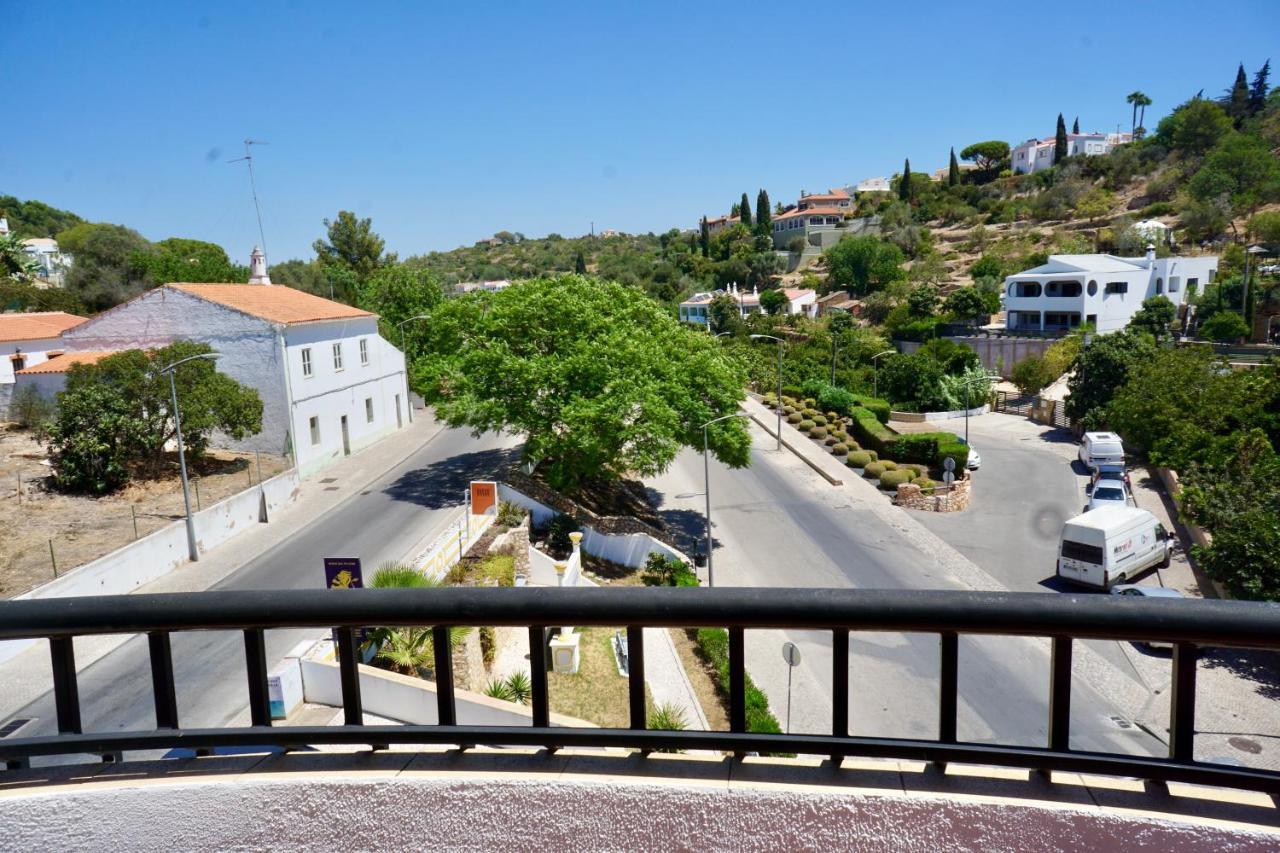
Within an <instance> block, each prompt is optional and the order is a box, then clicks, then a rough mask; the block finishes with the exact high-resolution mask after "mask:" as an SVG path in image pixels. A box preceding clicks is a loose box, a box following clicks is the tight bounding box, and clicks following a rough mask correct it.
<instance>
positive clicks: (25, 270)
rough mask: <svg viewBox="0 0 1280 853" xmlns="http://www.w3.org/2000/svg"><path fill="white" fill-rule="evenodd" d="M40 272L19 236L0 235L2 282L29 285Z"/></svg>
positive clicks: (0, 272)
mask: <svg viewBox="0 0 1280 853" xmlns="http://www.w3.org/2000/svg"><path fill="white" fill-rule="evenodd" d="M39 271H40V265H39V264H38V263H36V260H35V258H33V257H31V256H30V255H28V254H27V252H26V247H25V246H24V245H23V243H22V239H21V238H20V237H18V235H17V234H0V280H5V279H7V280H10V281H14V282H18V283H28V284H29V283H30V282H32V281H34V280H35V277H36V274H37V273H39ZM0 308H3V306H0Z"/></svg>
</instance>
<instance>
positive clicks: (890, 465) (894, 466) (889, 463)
mask: <svg viewBox="0 0 1280 853" xmlns="http://www.w3.org/2000/svg"><path fill="white" fill-rule="evenodd" d="M880 464H881V465H883V466H884V470H886V471H897V470H898V463H897V462H894V461H893V460H891V459H883V460H881V461H880Z"/></svg>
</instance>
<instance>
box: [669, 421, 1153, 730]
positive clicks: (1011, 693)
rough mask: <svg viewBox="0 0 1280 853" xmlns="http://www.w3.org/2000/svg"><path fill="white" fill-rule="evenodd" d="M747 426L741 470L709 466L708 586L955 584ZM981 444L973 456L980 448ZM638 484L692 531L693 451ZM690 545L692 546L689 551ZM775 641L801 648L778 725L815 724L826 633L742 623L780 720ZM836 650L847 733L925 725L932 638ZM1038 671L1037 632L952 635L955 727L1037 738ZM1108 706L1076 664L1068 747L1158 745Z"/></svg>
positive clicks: (1042, 676) (827, 717)
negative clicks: (847, 670)
mask: <svg viewBox="0 0 1280 853" xmlns="http://www.w3.org/2000/svg"><path fill="white" fill-rule="evenodd" d="M752 431H753V434H754V436H755V446H754V448H753V452H752V465H751V467H750V468H748V469H744V470H737V471H732V470H729V469H727V468H725V467H724V466H722V465H719V464H717V463H715V462H714V461H713V463H712V470H711V494H712V517H713V522H714V534H715V542H716V551H715V572H716V578H715V582H716V584H717V585H720V586H764V587H768V586H800V587H854V588H875V589H895V588H897V589H939V588H956V586H957V584H956V582H955V581H954V580H951V579H949V578H947V577H945V576H944V575H943V573H940V572H936V571H934V570H933V569H931V568H930V565H931V564H932V562H933V561H931V560H930V559H929V555H928V554H927V553H924V552H923V551H922V550H921V546H919V545H917V544H915V543H914V542H912V541H911V540H910V539H909V538H907V537H904V536H903V535H902V534H901V533H900V532H899V531H898V530H895V529H894V528H893V527H891V526H890V525H889V524H887V523H886V522H885V521H884V520H883V519H882V518H880V517H879V516H878V515H877V514H876V513H873V512H871V511H870V510H869V509H867V508H866V505H865V504H862V505H860V498H859V497H858V496H856V495H853V494H851V492H850V491H849V490H847V489H844V488H833V487H831V486H829V485H827V484H826V483H825V482H824V481H822V480H820V479H819V478H818V477H817V476H816V475H815V474H814V473H813V472H811V471H810V470H809V469H808V468H806V467H804V465H803V463H801V462H799V460H797V459H795V458H794V457H793V456H791V455H790V454H789V453H788V452H786V451H784V452H783V454H782V455H781V456H780V455H779V454H778V453H777V452H776V451H775V450H774V449H773V441H772V439H768V438H766V437H764V436H763V434H762V433H761V432H760V431H759V430H757V429H755V428H754V427H753V429H752ZM983 454H984V457H985V454H986V450H985V448H984V449H983ZM997 464H999V463H997ZM650 485H651V487H652V489H653V496H654V497H655V498H656V499H657V500H659V501H660V505H661V506H662V508H663V509H664V511H665V513H666V518H667V520H668V521H669V522H670V523H672V524H674V525H676V526H677V527H680V528H681V529H682V530H684V531H686V532H687V534H688V535H689V536H690V537H691V540H696V538H697V537H700V536H701V531H702V521H701V517H702V501H703V498H702V496H701V492H702V489H703V472H702V458H701V455H700V454H697V453H694V452H690V451H686V452H684V453H682V454H681V455H680V457H679V458H678V459H677V461H676V463H675V464H674V465H673V466H672V468H671V469H670V470H669V471H668V472H666V473H665V474H664V475H662V476H660V477H658V478H655V479H654V480H653V481H652V482H651V484H650ZM871 497H872V498H873V499H878V498H877V497H876V496H874V495H873V496H871ZM698 550H701V549H700V546H698V547H694V548H692V549H691V551H690V553H694V552H696V551H698ZM979 562H980V563H981V561H979ZM983 568H986V567H985V566H983ZM1015 588H1016V587H1015ZM1041 589H1043V588H1041ZM785 640H791V641H793V642H795V643H797V644H798V645H799V646H800V649H801V652H802V656H803V659H802V662H801V664H800V666H799V667H797V668H796V671H795V672H794V673H792V687H791V721H790V728H791V730H792V731H803V732H814V733H825V732H829V731H830V725H831V704H830V703H831V640H830V637H829V636H828V635H826V634H824V633H821V632H796V631H791V632H784V631H749V632H747V668H748V671H749V672H750V673H751V675H752V677H753V679H754V680H755V681H756V682H757V683H758V684H759V685H760V686H761V688H762V689H764V690H765V692H766V693H767V694H768V695H769V698H770V705H771V707H772V709H773V710H774V713H775V714H776V715H777V716H778V717H779V720H780V721H781V722H782V723H783V725H784V728H785V727H786V725H787V721H786V720H785V716H786V707H787V678H788V674H787V666H786V664H785V662H784V661H783V659H782V655H781V651H780V648H781V645H782V643H783V642H784V641H785ZM850 657H851V671H852V676H851V678H852V681H851V698H850V720H849V726H850V731H851V732H853V733H857V734H865V735H870V736H898V737H904V736H912V737H930V738H931V737H935V736H936V734H937V710H936V709H937V698H938V690H937V678H938V675H937V674H938V639H937V637H936V636H935V635H922V634H860V635H854V636H853V637H852V638H851V640H850ZM1048 673H1049V669H1048V656H1047V653H1046V646H1045V644H1043V643H1039V642H1037V641H1033V640H1027V639H1019V638H1002V637H985V638H974V637H966V638H962V639H961V647H960V706H961V707H960V718H959V734H960V737H961V738H962V739H965V740H971V741H978V742H996V741H998V742H1002V743H1008V744H1027V745H1044V743H1045V742H1046V738H1047V725H1046V720H1047V709H1048ZM1116 713H1117V712H1116V711H1115V709H1114V708H1113V707H1112V704H1111V703H1110V702H1109V701H1108V700H1107V699H1106V698H1105V697H1103V696H1102V695H1100V694H1099V693H1098V692H1097V690H1096V689H1095V687H1094V686H1093V685H1092V684H1091V683H1089V681H1088V680H1087V678H1086V677H1084V676H1083V675H1082V673H1081V671H1080V670H1079V669H1077V671H1076V677H1075V679H1074V681H1073V707H1072V739H1071V744H1072V746H1073V747H1074V748H1077V749H1100V750H1107V751H1115V752H1128V753H1145V752H1150V753H1159V752H1161V751H1163V750H1164V749H1165V747H1164V746H1163V744H1161V743H1160V742H1159V741H1158V740H1156V739H1155V738H1153V737H1151V736H1149V735H1148V734H1146V733H1145V732H1143V731H1142V730H1141V729H1138V728H1135V727H1128V728H1126V727H1124V723H1120V724H1117V723H1116V722H1114V721H1113V720H1112V719H1111V717H1112V715H1113V714H1116Z"/></svg>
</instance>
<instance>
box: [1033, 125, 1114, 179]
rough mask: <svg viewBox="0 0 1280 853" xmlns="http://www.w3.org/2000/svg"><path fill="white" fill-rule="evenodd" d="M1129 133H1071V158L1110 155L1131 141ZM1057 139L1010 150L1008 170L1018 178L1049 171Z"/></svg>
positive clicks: (1036, 141) (1037, 140) (1069, 142)
mask: <svg viewBox="0 0 1280 853" xmlns="http://www.w3.org/2000/svg"><path fill="white" fill-rule="evenodd" d="M1131 138H1132V137H1131V136H1130V135H1129V134H1128V133H1068V134H1067V156H1068V157H1079V156H1084V157H1096V156H1098V155H1099V154H1107V153H1109V152H1110V151H1111V150H1112V149H1113V148H1115V147H1116V146H1117V145H1124V144H1126V143H1128V142H1129V141H1130V140H1131ZM1056 147H1057V146H1056V140H1055V139H1054V137H1052V136H1050V137H1049V138H1048V139H1028V140H1027V141H1026V142H1023V143H1022V144H1020V145H1015V146H1014V147H1013V148H1011V149H1010V150H1009V168H1010V169H1011V170H1012V171H1013V173H1014V174H1015V175H1025V174H1030V173H1031V172H1039V171H1041V170H1043V169H1047V168H1049V167H1050V166H1052V165H1053V163H1054V158H1055V156H1056V155H1055V154H1054V149H1055V148H1056Z"/></svg>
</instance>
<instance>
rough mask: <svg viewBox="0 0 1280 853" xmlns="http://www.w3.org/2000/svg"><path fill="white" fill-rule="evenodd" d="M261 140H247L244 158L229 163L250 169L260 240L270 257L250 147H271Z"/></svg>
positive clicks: (250, 184) (263, 251)
mask: <svg viewBox="0 0 1280 853" xmlns="http://www.w3.org/2000/svg"><path fill="white" fill-rule="evenodd" d="M270 144H271V143H269V142H264V141H262V140H261V139H246V140H245V141H244V156H243V157H237V158H236V159H234V160H228V161H227V162H228V163H241V162H243V163H245V164H246V165H248V167H249V191H250V192H251V193H252V194H253V210H254V213H256V214H257V215H258V239H260V240H261V241H262V253H263V254H264V255H267V256H268V257H270V253H269V252H268V251H267V235H266V232H265V231H263V230H262V207H261V205H259V204H258V185H257V182H255V181H254V179H253V152H252V151H250V150H249V146H250V145H270Z"/></svg>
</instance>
